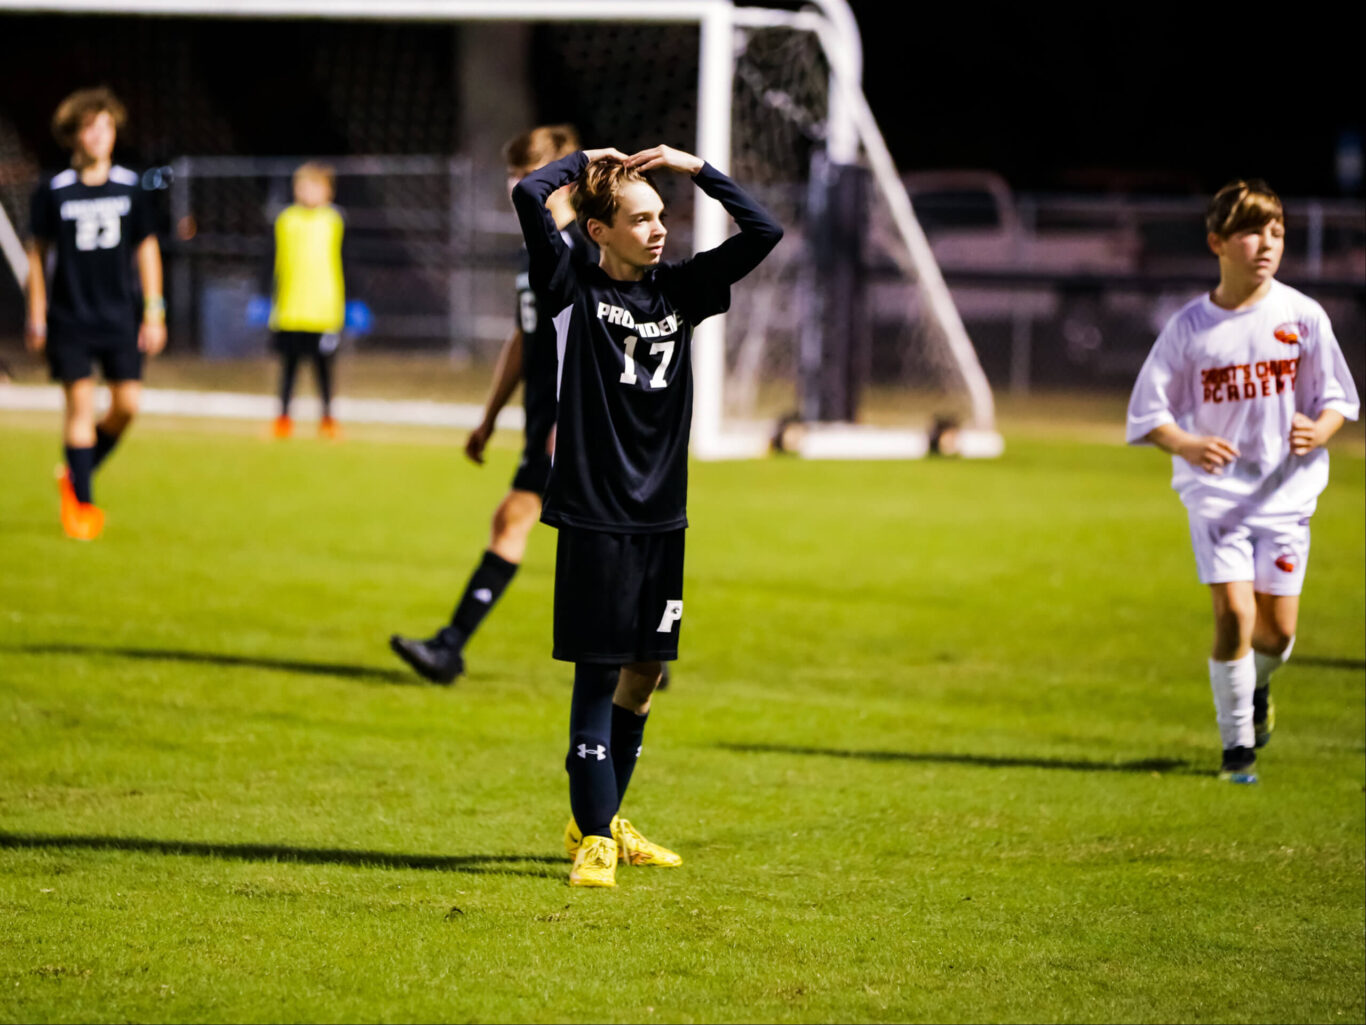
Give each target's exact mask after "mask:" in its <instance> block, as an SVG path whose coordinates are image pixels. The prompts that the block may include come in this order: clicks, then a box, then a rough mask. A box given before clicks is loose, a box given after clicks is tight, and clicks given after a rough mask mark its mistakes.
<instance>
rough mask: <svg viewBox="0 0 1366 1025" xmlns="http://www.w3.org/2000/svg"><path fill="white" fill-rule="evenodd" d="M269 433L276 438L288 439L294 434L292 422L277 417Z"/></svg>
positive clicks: (285, 418)
mask: <svg viewBox="0 0 1366 1025" xmlns="http://www.w3.org/2000/svg"><path fill="white" fill-rule="evenodd" d="M270 433H271V434H272V435H274V436H275V437H277V438H288V437H289V436H290V435H291V434H293V433H294V421H293V420H291V419H290V418H289V417H287V416H277V417H276V418H275V424H274V426H273V427H271V429H270Z"/></svg>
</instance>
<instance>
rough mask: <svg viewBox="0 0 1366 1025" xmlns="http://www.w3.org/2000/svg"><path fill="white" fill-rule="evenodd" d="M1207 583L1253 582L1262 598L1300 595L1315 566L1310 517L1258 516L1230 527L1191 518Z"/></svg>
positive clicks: (1193, 539) (1193, 541)
mask: <svg viewBox="0 0 1366 1025" xmlns="http://www.w3.org/2000/svg"><path fill="white" fill-rule="evenodd" d="M1190 526H1191V547H1192V548H1194V549H1195V564H1196V567H1197V568H1198V569H1199V571H1200V583H1202V584H1231V583H1234V582H1235V581H1239V580H1251V581H1252V588H1253V590H1254V591H1257V592H1258V593H1260V594H1275V595H1282V596H1290V595H1297V594H1299V593H1300V591H1301V590H1302V589H1303V587H1304V569H1305V566H1306V565H1307V564H1308V562H1309V517H1308V516H1285V517H1274V518H1273V517H1265V518H1258V517H1253V518H1250V519H1247V520H1243V521H1242V522H1239V523H1234V524H1231V525H1225V524H1223V523H1218V522H1215V521H1213V520H1207V519H1205V518H1204V517H1203V516H1197V515H1196V514H1195V513H1191V514H1190Z"/></svg>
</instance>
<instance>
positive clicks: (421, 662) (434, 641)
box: [389, 634, 465, 685]
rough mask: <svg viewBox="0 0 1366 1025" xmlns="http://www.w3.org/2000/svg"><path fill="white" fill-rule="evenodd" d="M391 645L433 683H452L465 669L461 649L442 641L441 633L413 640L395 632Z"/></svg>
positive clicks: (390, 640) (395, 651)
mask: <svg viewBox="0 0 1366 1025" xmlns="http://www.w3.org/2000/svg"><path fill="white" fill-rule="evenodd" d="M389 647H391V648H392V649H393V650H394V654H395V655H397V656H398V657H399V658H401V659H403V661H405V662H407V663H408V664H409V665H410V666H412V667H413V669H414V670H415V671H416V672H417V674H418V676H421V677H422V678H423V679H424V680H430V681H431V682H432V683H440V684H447V685H448V684H451V683H454V682H455V678H456V677H457V676H459V675H460V674H461V673H463V672H464V671H465V660H464V658H463V657H461V654H460V652H459V651H457V650H456V649H455V648H452V647H451V646H450V645H448V644H443V643H442V642H441V638H440V635H438V636H436V637H431V638H428V639H427V640H425V641H417V640H413V639H412V638H411V637H400V636H399V635H398V634H393V635H391V636H390V638H389Z"/></svg>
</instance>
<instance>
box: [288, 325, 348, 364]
mask: <svg viewBox="0 0 1366 1025" xmlns="http://www.w3.org/2000/svg"><path fill="white" fill-rule="evenodd" d="M339 337H340V336H339V335H337V334H335V333H333V334H324V333H322V332H320V331H275V332H273V333H272V335H271V344H272V345H273V346H274V347H275V351H276V352H278V353H279V354H280V355H281V356H293V357H295V358H296V359H305V358H308V357H314V356H331V355H332V354H333V353H334V352H336V351H337V341H338V339H339Z"/></svg>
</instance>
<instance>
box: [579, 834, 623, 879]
mask: <svg viewBox="0 0 1366 1025" xmlns="http://www.w3.org/2000/svg"><path fill="white" fill-rule="evenodd" d="M569 885H570V886H616V885H617V842H616V841H615V840H611V839H608V838H607V837H605V836H590V837H585V838H584V839H583V842H582V843H581V844H580V846H579V851H578V853H577V854H576V855H575V856H574V867H573V868H571V869H570V870H569Z"/></svg>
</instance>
